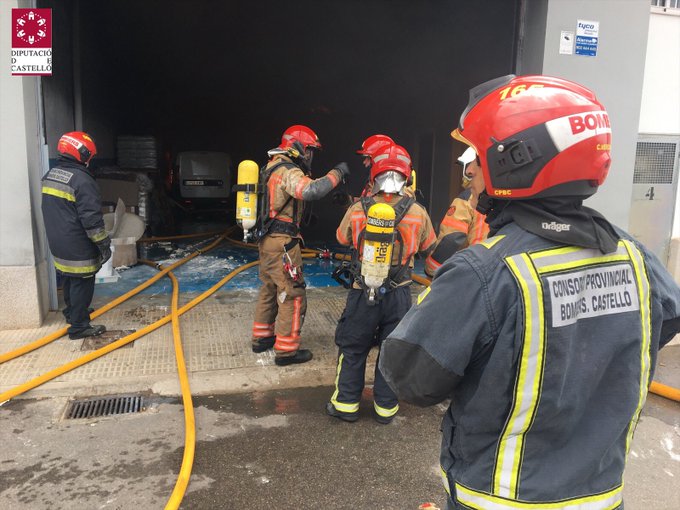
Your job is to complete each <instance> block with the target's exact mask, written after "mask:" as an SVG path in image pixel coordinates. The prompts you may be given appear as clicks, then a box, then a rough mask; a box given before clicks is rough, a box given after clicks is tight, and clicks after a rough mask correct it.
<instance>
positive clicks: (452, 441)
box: [380, 222, 680, 510]
mask: <svg viewBox="0 0 680 510" xmlns="http://www.w3.org/2000/svg"><path fill="white" fill-rule="evenodd" d="M619 235H620V236H621V239H620V240H619V242H618V247H617V249H616V251H614V252H612V253H608V254H604V255H603V254H602V253H601V252H600V251H599V250H597V249H586V248H578V247H573V246H564V245H559V244H557V243H555V242H554V241H549V240H546V239H544V238H541V237H538V236H536V235H534V234H532V233H529V232H527V231H525V230H522V229H521V228H519V226H517V224H516V223H514V222H511V223H508V224H506V225H505V226H503V227H502V228H501V229H500V230H499V232H498V233H497V235H495V236H494V237H491V238H489V239H487V240H486V241H483V242H481V243H480V244H477V245H474V246H472V247H470V248H468V249H467V250H463V251H461V252H458V253H457V254H455V255H454V256H453V257H451V258H450V259H449V260H447V261H446V262H445V263H444V265H443V266H442V267H441V269H440V270H439V271H438V272H437V276H436V277H435V279H434V281H433V282H432V285H431V287H429V288H428V289H426V290H425V291H424V292H423V293H422V294H421V295H420V296H419V298H418V300H417V304H416V305H415V306H414V307H413V308H411V310H410V311H409V312H408V313H407V314H406V316H405V317H404V319H403V320H402V321H401V323H400V324H399V325H398V326H397V328H396V329H395V330H394V331H393V333H392V334H391V335H390V336H389V338H388V339H387V340H386V341H385V343H384V344H383V348H382V352H381V358H380V369H381V370H382V372H383V374H384V375H385V378H386V380H387V382H388V383H389V384H390V385H391V386H392V388H393V389H394V390H395V391H396V393H397V395H398V396H399V398H400V399H404V400H406V401H410V402H414V403H416V404H419V405H431V404H435V403H437V402H440V401H442V400H444V399H447V398H452V402H451V405H450V407H449V409H448V411H447V412H446V414H445V417H444V421H443V423H442V433H443V441H442V450H441V468H442V475H443V478H444V483H445V486H446V488H447V491H449V494H450V497H451V500H452V501H453V502H454V508H466V509H467V508H473V509H495V510H511V509H512V510H516V509H518V508H522V509H524V510H530V509H536V510H539V509H545V508H550V509H551V510H558V509H564V510H566V509H569V510H573V509H576V508H578V509H579V510H600V509H613V508H619V506H620V505H622V488H623V486H622V484H623V481H622V476H623V469H624V462H625V456H626V453H627V452H628V449H629V447H630V442H631V438H632V435H633V431H634V429H635V426H636V423H637V420H638V417H639V415H640V411H641V409H642V406H643V404H644V402H645V397H646V395H647V388H648V385H649V383H650V382H651V379H652V375H653V369H654V366H655V363H656V358H657V353H658V349H659V348H660V346H663V345H665V343H667V342H668V341H670V339H672V337H673V336H674V335H675V334H676V333H677V332H678V331H679V330H680V288H678V286H677V284H676V283H675V282H674V280H673V278H672V277H671V276H670V275H669V274H668V272H667V271H666V270H665V269H664V268H663V267H662V266H661V264H660V262H659V261H658V259H656V257H654V256H653V255H651V254H650V253H649V252H647V251H646V249H645V248H644V247H643V246H641V245H640V244H638V243H637V242H635V241H632V240H631V239H630V237H629V236H628V235H627V234H625V233H623V232H619ZM461 289H464V290H463V291H462V290H461Z"/></svg>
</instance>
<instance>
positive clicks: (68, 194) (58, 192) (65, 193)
mask: <svg viewBox="0 0 680 510" xmlns="http://www.w3.org/2000/svg"><path fill="white" fill-rule="evenodd" d="M61 188H69V190H70V191H69V190H66V189H61ZM42 192H43V194H44V195H52V196H53V197H57V198H63V199H64V200H68V201H69V202H75V201H76V196H75V195H74V194H73V193H74V192H73V188H71V187H70V186H65V185H63V184H59V183H50V184H49V185H47V184H43V187H42Z"/></svg>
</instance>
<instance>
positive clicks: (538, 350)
mask: <svg viewBox="0 0 680 510" xmlns="http://www.w3.org/2000/svg"><path fill="white" fill-rule="evenodd" d="M492 239H493V238H492ZM482 244H484V243H482ZM616 262H619V263H620V262H625V263H627V264H630V265H631V266H632V272H633V273H634V278H635V292H637V296H636V298H637V300H638V302H639V313H640V324H641V332H640V338H641V343H640V374H639V397H638V402H637V406H636V409H635V411H634V412H633V415H632V416H631V418H630V424H629V426H628V432H627V437H626V452H627V451H628V450H629V448H630V443H631V440H632V435H633V431H634V429H635V425H636V423H637V421H638V419H639V416H640V412H641V410H642V407H643V405H644V402H645V398H646V390H647V385H648V383H649V374H650V354H649V348H650V342H651V292H650V286H649V280H648V278H647V273H646V268H645V263H644V258H643V256H642V254H641V253H640V251H639V250H638V249H637V248H636V247H635V245H634V243H632V242H630V241H625V240H622V241H620V242H619V244H618V247H617V250H616V251H615V252H614V253H610V254H604V255H603V254H602V253H601V252H600V251H599V250H591V249H584V248H578V247H563V248H556V249H550V250H543V251H540V252H534V253H522V254H519V255H515V256H511V257H506V259H505V263H506V265H507V266H508V268H509V269H510V271H511V273H512V274H513V276H514V278H515V280H516V281H517V284H518V286H519V290H520V297H521V302H522V306H523V313H524V331H523V336H522V346H521V352H520V358H519V366H518V369H517V375H516V379H515V389H514V395H513V402H512V407H511V409H510V413H509V416H508V419H507V423H506V425H505V428H504V430H503V433H502V435H501V438H500V440H499V443H498V446H497V451H496V460H495V465H494V473H493V486H492V493H491V494H489V493H486V492H479V491H476V490H474V489H470V488H468V487H465V486H463V485H460V486H459V484H456V493H457V497H458V499H459V500H460V501H461V502H462V503H464V504H465V505H468V506H469V507H470V508H479V509H485V510H486V509H506V508H507V509H511V508H513V509H517V508H535V509H538V508H545V509H565V510H590V509H597V510H599V509H609V508H616V507H617V506H619V505H620V504H621V501H622V499H621V487H622V486H617V487H616V488H614V489H612V490H610V491H608V492H605V493H601V494H596V495H587V496H582V497H579V498H572V499H565V500H559V501H552V502H527V501H521V500H518V499H517V497H518V494H519V493H520V491H519V485H520V483H519V482H520V476H521V466H522V461H523V458H522V456H523V451H524V442H525V436H526V434H528V433H529V431H530V427H531V424H532V420H533V418H534V415H535V412H536V409H537V407H538V399H539V397H540V395H541V385H542V382H543V366H544V363H545V360H544V356H545V343H546V341H547V338H546V325H545V318H544V315H545V310H544V301H545V300H544V296H543V280H542V278H541V277H543V278H545V277H546V276H547V277H548V281H550V278H556V277H559V276H560V275H563V274H564V273H565V271H574V270H578V269H582V270H583V269H588V270H593V268H595V267H603V268H607V267H618V266H621V264H618V266H617V265H616V264H615V263H616ZM551 274H554V275H555V276H549V275H551ZM570 274H571V273H570ZM635 310H636V311H637V308H636V309H635ZM631 311H632V310H631Z"/></svg>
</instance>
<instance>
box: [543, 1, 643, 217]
mask: <svg viewBox="0 0 680 510" xmlns="http://www.w3.org/2000/svg"><path fill="white" fill-rule="evenodd" d="M649 12H650V2H649V0H549V1H548V15H547V23H546V31H545V46H544V54H543V70H542V72H543V74H547V75H553V76H559V77H562V78H567V79H569V80H573V81H575V82H577V83H580V84H582V85H585V86H586V87H588V88H590V89H591V90H593V91H594V92H595V94H596V95H597V98H598V99H599V100H600V101H601V102H602V104H604V106H605V108H606V109H607V112H608V114H609V118H610V119H611V125H612V166H611V169H610V170H609V176H608V177H607V181H606V182H605V183H604V185H603V186H601V187H600V189H599V190H598V192H597V193H596V194H595V195H594V196H593V197H592V198H589V199H588V200H587V201H586V205H588V206H589V207H593V208H594V209H597V210H598V211H600V212H602V213H603V214H604V215H605V216H606V217H607V219H609V220H610V221H612V222H613V223H614V224H616V225H618V226H620V227H622V228H624V229H628V219H629V215H630V200H631V193H632V189H633V170H634V168H635V149H636V144H637V136H638V124H639V114H640V109H639V105H640V101H641V97H642V79H643V70H644V67H645V55H646V47H647V30H648V19H649ZM578 20H586V21H599V23H600V27H599V41H598V43H599V44H598V49H597V55H596V56H594V57H588V56H582V55H575V54H572V55H561V54H560V53H559V41H560V33H561V31H563V30H565V31H571V32H575V31H576V26H577V21H578Z"/></svg>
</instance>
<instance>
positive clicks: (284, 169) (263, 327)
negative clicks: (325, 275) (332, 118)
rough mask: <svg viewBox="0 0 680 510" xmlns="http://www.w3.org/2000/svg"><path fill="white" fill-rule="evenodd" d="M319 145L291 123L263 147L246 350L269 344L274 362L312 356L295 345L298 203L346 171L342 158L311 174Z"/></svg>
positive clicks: (302, 301)
mask: <svg viewBox="0 0 680 510" xmlns="http://www.w3.org/2000/svg"><path fill="white" fill-rule="evenodd" d="M320 149H321V143H320V142H319V138H318V137H317V136H316V133H315V132H314V131H312V130H311V129H310V128H308V127H307V126H302V125H294V126H291V127H289V128H288V129H286V131H285V132H284V133H283V136H282V138H281V143H280V144H279V146H278V147H276V148H274V149H272V150H270V151H269V152H268V155H269V162H268V163H267V165H266V167H265V168H264V169H263V171H262V178H261V184H262V185H263V187H264V204H263V207H261V208H260V227H259V233H258V235H259V239H258V249H259V254H260V280H261V281H262V286H261V287H260V291H259V294H258V300H257V305H256V308H255V318H254V321H253V333H252V350H253V352H256V353H259V352H264V351H266V350H268V349H271V348H272V347H273V348H274V351H275V352H276V358H275V363H276V364H277V365H280V366H285V365H290V364H293V363H305V362H307V361H309V360H311V359H312V353H311V351H309V350H307V349H300V330H301V329H302V324H303V322H304V318H305V312H306V309H307V299H306V293H305V286H306V284H305V280H304V277H303V274H302V253H301V249H300V243H301V240H302V234H301V232H300V222H301V219H302V213H303V207H304V203H305V202H307V201H311V200H319V199H320V198H323V197H324V196H326V195H327V194H328V193H329V192H330V191H331V190H332V189H333V188H335V187H336V186H337V185H338V184H339V183H340V182H341V181H343V180H344V179H346V177H347V176H348V175H349V167H348V166H347V163H338V164H337V165H335V167H334V168H333V169H332V170H330V171H329V172H328V173H327V174H326V175H325V176H323V177H320V178H318V179H313V178H312V177H311V164H312V159H313V156H314V151H316V150H320Z"/></svg>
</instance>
